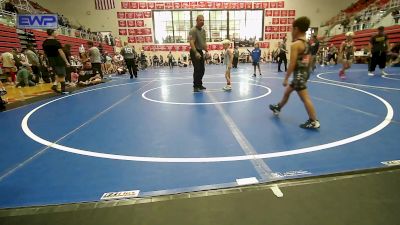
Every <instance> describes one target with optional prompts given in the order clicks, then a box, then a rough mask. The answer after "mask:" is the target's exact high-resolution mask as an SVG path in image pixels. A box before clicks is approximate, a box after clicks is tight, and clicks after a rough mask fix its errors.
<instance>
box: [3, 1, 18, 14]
mask: <svg viewBox="0 0 400 225" xmlns="http://www.w3.org/2000/svg"><path fill="white" fill-rule="evenodd" d="M4 10H5V11H7V12H10V13H16V14H18V9H17V7H15V5H14V4H12V3H11V1H10V0H8V1H7V2H6V4H4Z"/></svg>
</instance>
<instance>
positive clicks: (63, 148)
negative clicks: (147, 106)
mask: <svg viewBox="0 0 400 225" xmlns="http://www.w3.org/2000/svg"><path fill="white" fill-rule="evenodd" d="M266 78H272V79H282V78H281V77H266ZM310 82H313V83H322V84H327V85H333V86H337V87H342V88H347V89H351V90H354V91H358V92H361V93H364V94H367V95H369V96H372V97H374V98H376V99H378V100H379V101H380V102H382V103H383V105H384V106H385V107H386V110H387V113H386V116H385V118H384V119H383V121H382V122H381V123H379V124H378V125H377V126H375V127H373V128H371V129H369V130H367V131H365V132H362V133H360V134H357V135H354V136H352V137H348V138H344V139H342V140H338V141H334V142H330V143H326V144H321V145H316V146H311V147H305V148H299V149H292V150H286V151H279V152H272V153H266V154H253V155H237V156H226V157H196V158H189V157H187V158H172V157H143V156H129V155H117V154H108V153H100V152H93V151H88V150H84V149H78V148H72V147H68V146H64V145H60V144H57V143H54V142H51V141H48V140H45V139H43V138H41V137H39V136H37V135H36V134H34V133H33V132H32V131H31V130H30V128H29V126H28V122H29V118H30V117H31V116H32V114H33V113H35V112H36V111H37V110H39V109H41V108H43V107H45V106H46V105H49V104H51V103H53V102H56V101H60V100H61V99H64V98H69V97H71V96H74V95H78V94H83V93H86V92H91V91H96V90H99V89H105V88H111V87H115V86H119V85H113V86H109V87H101V88H96V89H92V90H88V91H84V92H79V93H75V94H72V95H67V96H64V97H61V98H58V99H55V100H52V101H49V102H47V103H44V104H42V105H40V106H38V107H36V108H35V109H33V110H32V111H30V112H29V113H28V114H26V115H25V117H24V118H23V120H22V122H21V127H22V130H23V131H24V132H25V134H26V135H27V136H28V137H30V138H31V139H32V140H34V141H36V142H38V143H40V144H43V145H46V146H49V147H51V148H54V149H58V150H61V151H65V152H70V153H74V154H79V155H85V156H91V157H97V158H105V159H115V160H125V161H140V162H163V163H204V162H230V161H241V160H254V159H267V158H277V157H283V156H290V155H297V154H304V153H310V152H316V151H321V150H326V149H329V148H334V147H337V146H341V145H345V144H349V143H351V142H355V141H358V140H361V139H363V138H367V137H369V136H371V135H373V134H375V133H377V132H379V131H381V130H382V129H384V128H385V127H386V126H387V125H389V124H390V122H391V120H392V119H393V115H394V111H393V107H392V106H391V105H390V104H389V103H388V102H387V101H386V100H385V99H383V98H381V97H379V96H377V95H375V94H372V93H370V92H367V91H364V90H361V89H357V88H354V87H349V86H345V85H340V84H336V83H328V82H323V81H310ZM122 85H126V84H122Z"/></svg>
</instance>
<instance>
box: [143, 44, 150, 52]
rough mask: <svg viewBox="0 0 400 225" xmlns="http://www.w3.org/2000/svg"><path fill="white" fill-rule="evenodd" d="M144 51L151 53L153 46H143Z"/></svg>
mask: <svg viewBox="0 0 400 225" xmlns="http://www.w3.org/2000/svg"><path fill="white" fill-rule="evenodd" d="M142 48H143V50H144V51H151V46H150V45H143V46H142Z"/></svg>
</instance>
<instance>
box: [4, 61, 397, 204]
mask: <svg viewBox="0 0 400 225" xmlns="http://www.w3.org/2000/svg"><path fill="white" fill-rule="evenodd" d="M339 68H340V67H339V66H327V67H319V68H318V69H317V70H316V71H315V73H314V74H313V75H312V76H311V78H310V81H309V83H308V87H309V93H310V95H311V97H312V101H313V102H314V105H315V107H316V110H317V115H318V119H319V121H320V122H321V128H320V129H318V130H304V129H301V128H299V124H301V123H303V122H305V121H306V120H307V119H308V117H307V114H306V111H305V109H304V106H303V104H302V102H301V101H300V99H299V98H298V96H297V94H296V93H293V95H292V97H291V98H290V100H289V103H288V104H287V106H286V107H285V108H283V109H282V112H281V114H280V115H279V116H274V115H273V114H272V113H271V111H270V110H269V109H268V105H269V104H275V103H277V102H278V101H279V100H280V98H281V97H282V94H283V91H284V87H283V86H282V80H283V76H284V74H283V73H277V72H276V71H277V68H276V64H262V66H261V69H262V76H257V77H255V78H254V77H252V74H253V71H252V70H253V68H252V67H251V65H249V64H240V65H239V69H236V70H233V72H232V81H233V83H232V87H233V89H232V91H230V92H224V91H223V90H222V87H223V86H224V85H225V78H224V66H222V65H209V66H207V67H206V74H205V77H204V79H203V82H204V86H206V87H207V90H206V91H204V92H202V93H193V92H192V72H193V68H174V69H169V68H156V69H148V70H145V71H140V73H139V78H137V79H133V80H131V79H129V76H128V75H124V76H113V77H112V78H111V81H110V82H106V83H104V84H101V85H96V86H92V87H89V88H86V89H82V90H78V91H75V92H73V93H71V94H69V95H60V96H56V97H51V98H50V99H45V100H41V101H38V102H35V103H32V104H29V105H25V106H22V107H19V108H15V109H11V110H8V111H5V112H2V113H0V122H1V124H2V126H1V127H3V128H5V129H1V130H0V140H1V151H0V208H3V209H4V208H18V207H31V206H45V205H58V204H68V203H81V202H96V201H100V199H101V197H102V196H103V194H104V193H108V192H120V191H129V190H139V197H154V196H160V195H166V194H177V193H184V192H193V191H202V190H211V189H221V188H233V187H237V186H239V185H240V184H241V183H240V182H241V180H240V179H243V178H251V179H250V180H251V181H253V182H259V183H269V182H274V181H281V180H286V179H294V178H313V177H320V176H321V175H329V174H335V173H343V172H354V171H361V170H365V169H377V168H378V169H379V168H384V167H387V166H388V165H394V164H396V163H397V162H396V161H394V160H399V159H400V151H398V150H399V147H398V140H397V139H396V137H397V138H398V134H399V133H400V116H399V114H398V113H397V112H398V111H399V110H400V95H399V92H400V69H398V68H387V70H386V71H387V72H388V73H389V75H388V76H384V77H382V76H380V75H378V73H379V71H377V72H376V75H375V76H373V77H370V76H367V67H366V65H353V67H352V68H351V69H350V70H349V71H348V72H347V78H346V80H340V79H339V77H338V71H339ZM238 179H239V180H238ZM238 182H239V183H238Z"/></svg>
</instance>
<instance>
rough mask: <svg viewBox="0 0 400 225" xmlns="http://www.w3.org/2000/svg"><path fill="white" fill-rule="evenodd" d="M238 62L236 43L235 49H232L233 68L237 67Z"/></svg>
mask: <svg viewBox="0 0 400 225" xmlns="http://www.w3.org/2000/svg"><path fill="white" fill-rule="evenodd" d="M238 62H239V49H238V46H237V45H236V46H235V49H233V68H236V69H237V68H238V67H237V65H238Z"/></svg>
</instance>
